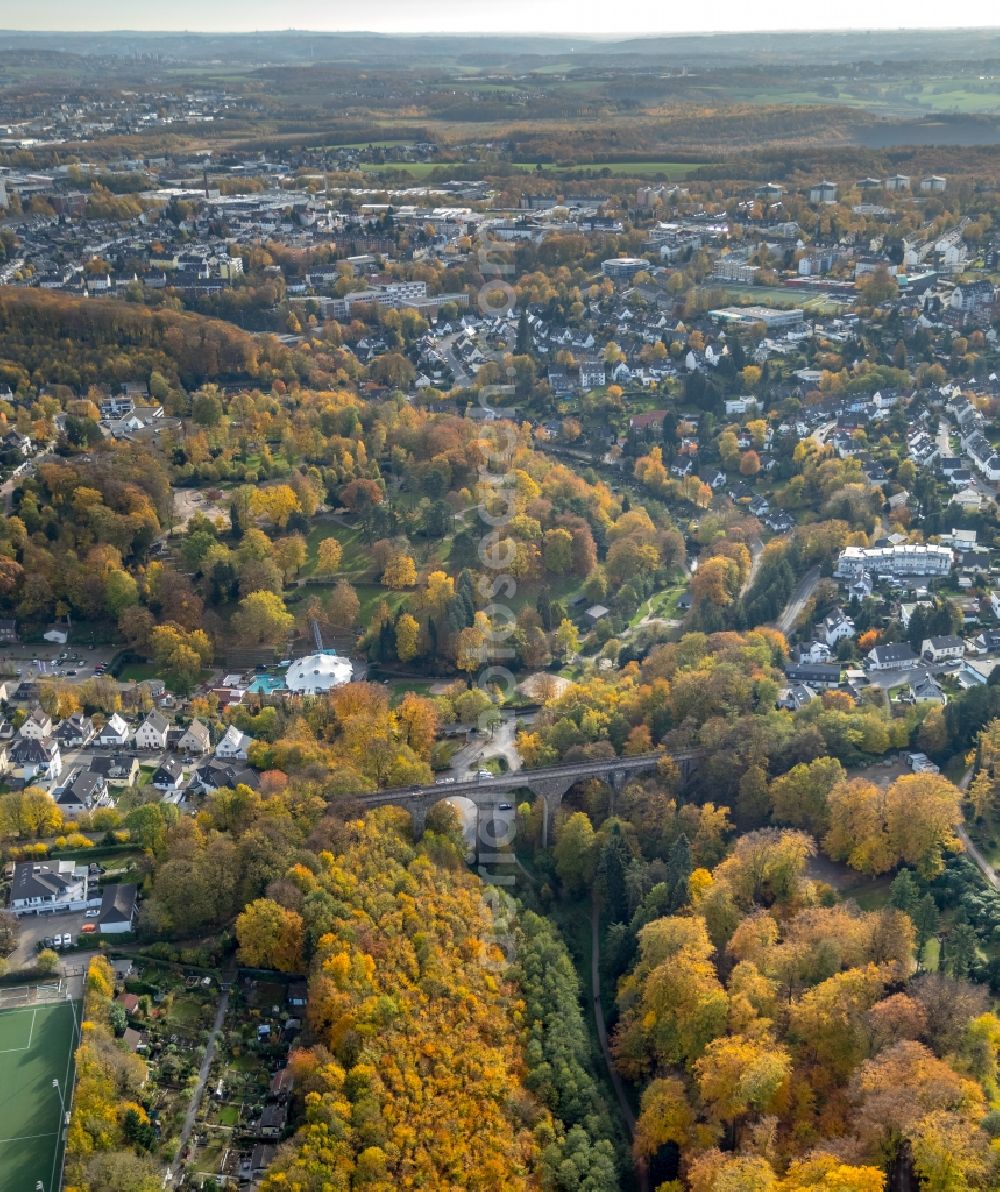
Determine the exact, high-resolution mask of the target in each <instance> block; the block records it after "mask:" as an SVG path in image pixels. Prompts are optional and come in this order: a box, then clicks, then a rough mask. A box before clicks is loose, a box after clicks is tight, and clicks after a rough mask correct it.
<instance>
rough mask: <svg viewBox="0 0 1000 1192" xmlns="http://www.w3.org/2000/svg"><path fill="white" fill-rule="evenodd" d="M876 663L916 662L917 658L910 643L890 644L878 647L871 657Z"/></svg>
mask: <svg viewBox="0 0 1000 1192" xmlns="http://www.w3.org/2000/svg"><path fill="white" fill-rule="evenodd" d="M869 657H870V658H874V659H875V661H876V662H916V661H917V656H916V654H914V652H913V650H912V649H911V648H910V643H909V642H890V643H889V644H888V645H887V646H876V647H875V649H874V650H872V652H871V654H870V655H869Z"/></svg>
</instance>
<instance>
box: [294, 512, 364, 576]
mask: <svg viewBox="0 0 1000 1192" xmlns="http://www.w3.org/2000/svg"><path fill="white" fill-rule="evenodd" d="M324 538H336V539H337V541H338V542H339V543H340V545H341V547H342V548H343V551H344V557H343V558H342V559H341V562H340V570H339V571H338V572H337V575H338V576H341V575H342V576H345V577H347V578H350V579H353V578H354V577H355V576H362V575H368V574H369V573H370V572H371V570H372V560H371V548H370V547H369V545H368V543H367V542H365V540H364V538H363V537H362V535H361V531H360V530H359V529H355V528H348V527H347V526H342V525H339V524H338V523H337V522H331V521H323V520H322V519H321V520H319V521H317V522H315V523H314V524H313V525H312V526H311V527H310V529H309V533H308V534H307V535H306V546H307V547H308V550H309V558H308V559H307V560H306V562H305V565H304V566H303V568H302V574H303V575H314V574H315V572H316V552H317V551H318V550H319V544H320V542H322V541H323V539H324Z"/></svg>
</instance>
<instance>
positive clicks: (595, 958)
mask: <svg viewBox="0 0 1000 1192" xmlns="http://www.w3.org/2000/svg"><path fill="white" fill-rule="evenodd" d="M590 938H591V948H590V985H591V992H592V994H593V999H594V1019H595V1020H596V1022H597V1038H598V1040H599V1042H600V1044H601V1052H602V1053H603V1055H604V1063H605V1066H606V1067H607V1069H608V1075H609V1076H610V1078H611V1085H612V1087H613V1088H614V1090H615V1096H616V1097H617V1098H618V1105H619V1107H620V1108H621V1111H622V1117H623V1118H624V1119H625V1124H626V1126H628V1133H629V1138H630V1139H634V1138H635V1114H634V1113H633V1112H632V1106H631V1105H630V1104H629V1102H628V1097H627V1096H626V1095H625V1086H624V1084H622V1078H621V1077H620V1076H619V1075H618V1070H617V1069H616V1068H615V1066H614V1064H613V1063H612V1060H611V1048H610V1047H609V1046H608V1028H607V1026H606V1024H605V1021H604V1006H603V1005H602V1003H601V910H600V905H599V903H598V899H597V890H596V889H595V890H594V891H593V895H592V897H591V903H590ZM635 1170H636V1175H637V1176H638V1178H639V1188H640V1189H641V1192H649V1169H648V1167H647V1165H646V1160H645V1159H637V1160H636V1162H635Z"/></svg>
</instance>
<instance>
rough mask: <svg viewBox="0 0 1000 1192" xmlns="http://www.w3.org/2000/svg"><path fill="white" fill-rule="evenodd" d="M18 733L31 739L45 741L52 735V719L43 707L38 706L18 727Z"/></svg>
mask: <svg viewBox="0 0 1000 1192" xmlns="http://www.w3.org/2000/svg"><path fill="white" fill-rule="evenodd" d="M17 735H18V736H19V737H24V738H26V739H27V740H29V741H44V740H46V739H47V738H48V737H51V736H52V720H51V718H50V717H49V716H48V715H47V714H46V713H45V712H43V711H42V709H41V708H37V707H36V708H34V709H32V712H31V715H30V716H29V717H28V718H27V720H25V722H24V724H22V725H21V727H20V728H19V729H18V733H17Z"/></svg>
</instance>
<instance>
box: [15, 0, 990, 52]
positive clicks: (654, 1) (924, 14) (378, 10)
mask: <svg viewBox="0 0 1000 1192" xmlns="http://www.w3.org/2000/svg"><path fill="white" fill-rule="evenodd" d="M998 19H1000V16H998V7H997V0H965V2H964V3H963V4H961V5H959V6H954V7H953V6H951V5H949V4H942V3H941V0H878V2H877V3H873V2H872V0H838V2H837V3H836V4H802V3H801V2H798V3H793V2H792V0H757V2H756V3H747V0H714V3H711V4H675V5H670V4H666V3H664V2H663V0H628V2H627V3H624V4H607V3H604V4H598V3H596V2H595V0H499V2H498V0H490V2H489V3H486V2H485V0H380V2H379V3H375V4H370V5H358V4H350V3H346V2H345V0H332V2H331V0H298V2H297V3H295V4H290V5H284V4H279V3H275V2H274V0H171V2H170V3H169V4H137V3H136V2H135V0H88V3H86V4H81V3H80V2H79V0H38V3H35V4H17V5H14V4H10V5H0V27H2V28H7V29H84V30H105V29H170V30H176V29H190V30H234V31H235V30H239V31H243V30H248V29H283V28H288V27H289V26H290V25H294V27H295V28H296V29H316V30H340V29H354V30H357V29H365V30H371V31H377V32H390V33H409V32H420V33H429V32H453V33H460V32H475V33H484V32H491V31H502V32H505V33H514V32H525V33H527V32H534V33H545V32H550V33H564V34H573V33H604V34H630V33H690V32H709V31H717V30H718V31H727V30H733V31H735V30H744V29H844V28H861V29H869V28H882V29H886V28H898V27H901V26H905V27H908V28H944V27H948V26H952V25H955V24H956V23H961V24H962V25H963V26H966V27H969V26H984V25H996V24H997V23H998ZM0 46H2V42H0Z"/></svg>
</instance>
